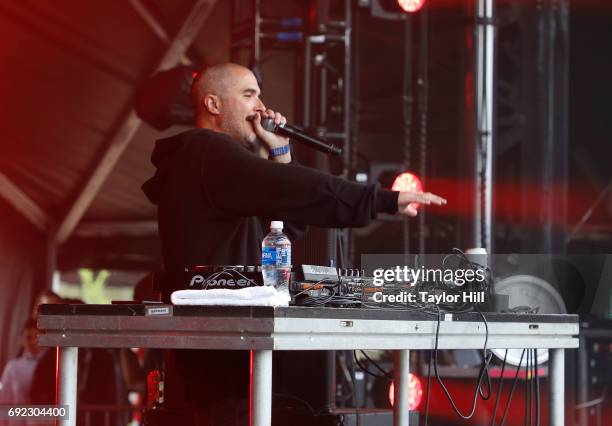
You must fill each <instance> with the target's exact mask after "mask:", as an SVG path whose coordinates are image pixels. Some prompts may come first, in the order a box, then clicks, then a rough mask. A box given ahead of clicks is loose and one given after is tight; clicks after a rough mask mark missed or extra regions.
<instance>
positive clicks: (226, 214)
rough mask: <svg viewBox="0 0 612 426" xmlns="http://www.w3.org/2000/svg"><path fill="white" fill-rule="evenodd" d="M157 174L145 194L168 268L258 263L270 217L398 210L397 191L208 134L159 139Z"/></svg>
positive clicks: (367, 216)
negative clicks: (279, 159)
mask: <svg viewBox="0 0 612 426" xmlns="http://www.w3.org/2000/svg"><path fill="white" fill-rule="evenodd" d="M151 160H152V162H153V164H154V165H155V166H156V167H157V172H156V173H155V176H153V177H152V178H151V179H149V180H148V181H147V182H145V184H144V185H143V187H142V188H143V191H144V192H145V194H146V195H147V197H148V198H149V200H151V202H153V203H155V204H157V206H158V220H159V233H160V237H161V242H162V253H163V257H164V263H165V267H166V270H168V271H173V270H174V271H176V270H184V268H185V267H191V266H194V265H222V264H232V265H256V264H259V263H261V241H262V240H263V238H264V236H265V234H266V233H267V232H268V226H269V221H270V220H283V221H285V222H289V223H291V226H286V228H285V232H286V233H287V235H288V236H289V238H290V239H293V238H295V237H297V234H299V233H300V232H301V231H303V230H304V229H305V227H306V225H314V226H320V227H355V226H363V225H366V224H367V223H368V222H369V221H370V220H371V219H373V218H375V217H376V213H377V212H388V213H395V212H396V211H397V193H396V192H391V191H387V190H379V189H378V188H377V186H376V185H363V184H358V183H353V182H350V181H347V180H345V179H341V178H338V177H336V176H332V175H329V174H325V173H322V172H319V171H317V170H314V169H310V168H307V167H303V166H300V165H297V164H280V163H276V162H274V161H270V160H266V159H263V158H260V157H258V156H257V155H255V154H253V153H252V152H251V151H249V150H248V149H247V148H246V147H244V146H243V145H242V144H241V143H240V142H239V141H238V140H236V139H234V138H232V137H230V136H228V135H226V134H223V133H217V132H214V131H212V130H208V129H196V130H189V131H186V132H184V133H180V134H178V135H176V136H173V137H171V138H167V139H162V140H158V141H157V142H156V144H155V149H154V150H153V155H152V157H151Z"/></svg>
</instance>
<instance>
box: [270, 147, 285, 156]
mask: <svg viewBox="0 0 612 426" xmlns="http://www.w3.org/2000/svg"><path fill="white" fill-rule="evenodd" d="M287 153H289V144H287V145H285V146H279V147H278V148H273V149H271V150H270V157H272V158H274V157H279V156H281V155H285V154H287Z"/></svg>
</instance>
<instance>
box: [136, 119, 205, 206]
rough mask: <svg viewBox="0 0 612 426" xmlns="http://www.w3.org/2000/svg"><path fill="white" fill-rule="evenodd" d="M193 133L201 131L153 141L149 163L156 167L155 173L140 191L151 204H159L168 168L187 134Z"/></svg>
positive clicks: (186, 140) (185, 140)
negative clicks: (153, 146) (153, 145)
mask: <svg viewBox="0 0 612 426" xmlns="http://www.w3.org/2000/svg"><path fill="white" fill-rule="evenodd" d="M194 131H195V132H197V131H201V130H189V131H187V132H183V133H179V134H178V135H175V136H171V137H169V138H165V139H159V140H157V141H155V148H154V149H153V154H151V162H152V163H153V165H154V166H155V167H157V171H156V172H155V175H154V176H153V177H152V178H151V179H149V180H147V181H146V182H145V183H144V184H143V185H142V191H143V192H144V193H145V195H146V196H147V198H148V199H149V201H151V202H152V203H153V204H157V203H158V202H159V196H160V193H161V188H162V186H163V184H164V180H165V175H166V173H167V171H166V170H167V169H168V166H169V165H170V163H172V161H173V159H174V158H175V157H176V156H177V155H178V153H179V152H180V151H181V150H182V148H183V147H184V146H185V145H186V144H187V142H188V139H189V137H188V136H189V134H191V133H193V132H194Z"/></svg>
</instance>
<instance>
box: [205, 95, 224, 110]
mask: <svg viewBox="0 0 612 426" xmlns="http://www.w3.org/2000/svg"><path fill="white" fill-rule="evenodd" d="M203 103H204V108H206V110H207V111H208V113H209V114H213V115H219V114H221V99H219V97H218V96H217V95H206V96H204V99H203Z"/></svg>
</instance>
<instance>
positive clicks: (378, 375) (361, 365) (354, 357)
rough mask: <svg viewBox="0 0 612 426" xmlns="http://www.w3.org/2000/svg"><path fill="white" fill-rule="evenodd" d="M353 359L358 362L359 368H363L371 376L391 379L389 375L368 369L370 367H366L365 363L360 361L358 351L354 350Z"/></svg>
mask: <svg viewBox="0 0 612 426" xmlns="http://www.w3.org/2000/svg"><path fill="white" fill-rule="evenodd" d="M353 359H354V360H355V364H357V366H358V367H359V368H361V370H362V371H363V372H364V373H366V374H368V375H370V376H372V377H376V378H381V377H382V378H384V379H389V377H387V376H385V375H381V374H376V373H373V372H371V371H370V370H368V369H367V368H366V367H365V366H364V365H363V364H361V362H360V361H359V360H358V359H357V351H353Z"/></svg>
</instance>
